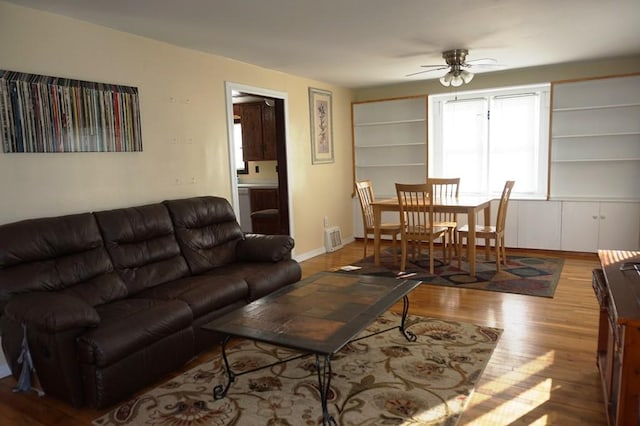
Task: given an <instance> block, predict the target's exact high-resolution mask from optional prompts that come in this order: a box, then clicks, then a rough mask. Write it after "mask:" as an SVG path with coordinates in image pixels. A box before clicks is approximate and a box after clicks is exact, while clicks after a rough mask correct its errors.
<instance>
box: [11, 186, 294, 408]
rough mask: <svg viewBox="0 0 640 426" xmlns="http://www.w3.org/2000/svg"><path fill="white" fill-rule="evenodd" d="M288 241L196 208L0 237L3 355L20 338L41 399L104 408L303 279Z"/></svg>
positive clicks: (196, 201)
mask: <svg viewBox="0 0 640 426" xmlns="http://www.w3.org/2000/svg"><path fill="white" fill-rule="evenodd" d="M293 245H294V242H293V239H292V238H290V237H288V236H284V235H269V236H267V235H257V234H247V235H245V234H243V233H242V231H241V229H240V226H239V225H238V223H237V221H236V218H235V215H234V213H233V210H232V208H231V205H230V204H229V203H228V202H227V200H225V199H223V198H218V197H196V198H188V199H181V200H169V201H164V202H162V203H157V204H150V205H144V206H138V207H130V208H122V209H116V210H109V211H100V212H94V213H82V214H75V215H69V216H60V217H51V218H42V219H32V220H25V221H20V222H16V223H11V224H6V225H2V226H0V312H2V317H1V318H0V332H1V333H2V349H3V351H4V353H5V356H6V359H7V361H8V363H9V366H10V368H11V371H12V373H13V375H14V377H16V378H18V377H19V375H20V372H21V364H20V363H19V362H18V358H19V356H20V352H21V344H22V340H23V335H24V330H26V335H27V337H28V339H27V341H28V344H29V348H30V353H31V357H32V359H33V364H34V367H35V372H36V374H37V378H38V380H39V382H40V384H41V387H42V389H43V390H44V392H45V393H46V394H48V395H51V396H54V397H57V398H60V399H62V400H65V401H67V402H70V403H72V404H73V405H75V406H82V405H85V404H86V405H90V406H93V407H96V408H101V407H105V406H109V405H111V404H114V403H116V402H118V401H120V400H122V399H125V398H127V397H128V396H130V395H131V394H132V393H134V392H136V391H138V390H140V389H141V388H143V387H144V386H146V385H149V384H151V383H153V382H155V381H157V380H158V379H160V378H162V376H163V375H165V374H167V373H168V372H171V371H172V370H175V369H177V368H178V367H180V366H181V365H183V364H184V363H185V362H187V361H189V360H190V359H192V358H193V357H194V356H195V355H196V354H197V353H198V352H200V351H202V350H203V349H205V348H210V347H211V346H212V345H214V344H216V343H218V342H219V337H220V336H216V335H215V334H214V333H211V332H207V331H205V330H202V329H201V326H202V325H203V324H205V323H207V322H208V321H211V320H212V319H214V318H216V317H218V316H220V315H222V314H224V313H225V312H228V311H231V310H233V309H235V308H237V307H240V306H243V305H245V304H246V303H248V302H251V301H252V300H255V299H257V298H259V297H262V296H264V295H266V294H268V293H270V292H272V291H274V290H276V289H278V288H280V287H282V286H285V285H288V284H291V283H294V282H296V281H298V280H299V279H300V276H301V270H300V265H299V264H298V263H297V262H296V261H295V260H292V259H291V250H292V249H293Z"/></svg>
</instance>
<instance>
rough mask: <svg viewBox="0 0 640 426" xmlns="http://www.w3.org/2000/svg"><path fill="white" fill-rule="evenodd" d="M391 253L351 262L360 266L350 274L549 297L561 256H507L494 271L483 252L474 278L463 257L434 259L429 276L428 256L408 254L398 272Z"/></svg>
mask: <svg viewBox="0 0 640 426" xmlns="http://www.w3.org/2000/svg"><path fill="white" fill-rule="evenodd" d="M392 253H393V252H392V251H391V249H390V248H387V249H385V250H383V251H382V253H381V256H380V266H375V265H374V263H373V256H369V257H366V258H364V259H361V260H359V261H357V262H355V263H352V264H351V265H352V266H359V267H361V269H358V270H354V271H352V272H351V273H357V274H361V275H377V276H385V277H398V278H409V279H412V280H420V281H422V282H423V283H425V284H434V285H442V286H449V287H459V288H475V289H480V290H491V291H500V292H503V293H517V294H526V295H529V296H542V297H553V295H554V293H555V291H556V286H557V285H558V280H559V279H560V273H561V272H562V267H563V265H564V259H561V258H554V257H530V256H507V266H506V267H505V266H504V265H503V266H502V267H501V268H500V272H496V261H495V258H494V257H493V253H492V256H491V258H490V260H486V259H485V256H484V251H483V252H482V253H480V254H479V255H478V257H477V260H476V276H475V277H473V276H471V275H469V264H468V263H467V262H466V261H464V260H463V261H462V264H461V267H460V268H458V260H457V259H453V261H452V262H451V264H449V265H446V264H444V263H443V262H442V261H441V260H440V259H438V258H435V259H434V265H435V267H434V273H435V274H433V275H432V274H430V273H429V256H428V255H426V254H422V255H420V256H419V257H418V258H417V259H416V260H413V259H411V257H409V258H408V259H407V267H406V268H405V269H406V271H404V273H400V256H398V261H397V263H396V264H395V265H394V264H393V256H392ZM436 255H437V256H440V255H441V252H440V249H438V251H436ZM339 272H344V271H342V270H340V271H339Z"/></svg>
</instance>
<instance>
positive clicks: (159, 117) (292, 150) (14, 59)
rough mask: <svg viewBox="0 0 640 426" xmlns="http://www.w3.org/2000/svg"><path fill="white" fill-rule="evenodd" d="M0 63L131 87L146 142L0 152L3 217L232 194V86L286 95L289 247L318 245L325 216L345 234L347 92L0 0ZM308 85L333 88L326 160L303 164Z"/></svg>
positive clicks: (348, 231) (299, 249)
mask: <svg viewBox="0 0 640 426" xmlns="http://www.w3.org/2000/svg"><path fill="white" fill-rule="evenodd" d="M0 69H5V70H12V71H19V72H27V73H33V74H44V75H51V76H59V77H67V78H73V79H80V80H89V81H98V82H107V83H115V84H123V85H130V86H136V87H138V88H139V94H140V106H141V121H142V138H143V152H139V153H64V154H61V153H58V154H6V153H0V200H1V205H0V224H1V223H8V222H12V221H16V220H21V219H25V218H32V217H42V216H51V215H59V214H68V213H75V212H84V211H92V210H100V209H108V208H117V207H125V206H132V205H140V204H145V203H150V202H157V201H161V200H164V199H170V198H179V197H188V196H196V195H208V194H212V195H219V196H223V197H226V198H228V199H230V193H231V183H230V182H229V178H230V174H229V171H228V158H229V156H228V153H227V149H228V148H227V129H226V109H225V92H224V90H225V81H230V82H234V83H239V84H246V85H250V86H254V87H262V88H265V89H269V90H274V91H280V92H285V93H287V96H288V102H289V104H288V117H287V119H288V126H289V127H288V130H289V132H288V136H289V140H288V141H287V143H288V145H289V155H290V158H289V159H288V162H289V169H288V170H289V173H290V177H291V186H290V192H291V194H292V204H293V212H292V215H293V222H294V229H293V235H294V237H295V239H296V254H297V255H300V254H304V253H311V252H315V251H316V250H318V249H319V248H321V247H322V246H323V234H322V223H323V217H324V216H328V217H329V218H330V222H331V224H332V225H339V226H340V227H341V228H342V230H343V234H344V235H346V236H349V235H352V232H353V231H352V219H351V209H350V207H351V204H350V196H351V192H352V183H351V182H352V177H351V164H352V153H351V123H350V102H351V100H352V99H351V97H352V92H351V91H350V90H347V89H344V88H340V87H337V86H332V85H329V84H326V83H322V82H318V81H312V80H308V79H305V78H302V77H297V76H293V75H288V74H284V73H280V72H276V71H272V70H268V69H264V68H260V67H256V66H253V65H248V64H245V63H241V62H237V61H233V60H229V59H226V58H222V57H217V56H213V55H209V54H204V53H200V52H196V51H193V50H188V49H183V48H178V47H175V46H172V45H169V44H166V43H162V42H157V41H154V40H150V39H146V38H142V37H138V36H134V35H131V34H126V33H123V32H119V31H115V30H111V29H108V28H104V27H100V26H96V25H93V24H88V23H84V22H81V21H77V20H73V19H69V18H66V17H62V16H58V15H53V14H49V13H44V12H39V11H35V10H32V9H28V8H23V7H20V6H15V5H12V4H9V3H5V2H1V1H0ZM309 86H312V87H318V88H322V89H325V90H330V91H332V92H333V107H334V111H333V121H334V128H333V135H334V145H335V146H334V149H335V158H336V161H335V163H333V164H322V165H311V142H310V130H309V104H308V88H309ZM172 98H173V100H174V102H172ZM173 138H177V139H178V143H177V144H172V143H171V140H172V139H173ZM189 139H191V140H192V143H186V142H187V141H188V140H189ZM192 178H195V183H193V184H192V183H190V182H191V180H192ZM176 180H179V181H180V182H181V184H179V185H178V184H176Z"/></svg>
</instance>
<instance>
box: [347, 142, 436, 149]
mask: <svg viewBox="0 0 640 426" xmlns="http://www.w3.org/2000/svg"><path fill="white" fill-rule="evenodd" d="M400 146H427V144H426V143H425V142H411V143H396V144H385V145H356V146H355V147H356V149H369V148H397V147H400Z"/></svg>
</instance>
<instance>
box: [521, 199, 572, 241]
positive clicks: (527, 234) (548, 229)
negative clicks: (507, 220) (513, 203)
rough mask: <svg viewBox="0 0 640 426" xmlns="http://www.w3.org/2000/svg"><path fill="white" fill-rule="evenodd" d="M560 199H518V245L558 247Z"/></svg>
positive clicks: (560, 216)
mask: <svg viewBox="0 0 640 426" xmlns="http://www.w3.org/2000/svg"><path fill="white" fill-rule="evenodd" d="M561 212H562V203H561V202H560V201H543V200H540V201H533V200H532V201H518V247H520V248H529V249H545V250H559V249H560V233H561V229H562V221H561V220H562V214H561Z"/></svg>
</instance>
